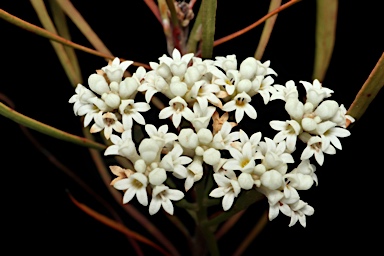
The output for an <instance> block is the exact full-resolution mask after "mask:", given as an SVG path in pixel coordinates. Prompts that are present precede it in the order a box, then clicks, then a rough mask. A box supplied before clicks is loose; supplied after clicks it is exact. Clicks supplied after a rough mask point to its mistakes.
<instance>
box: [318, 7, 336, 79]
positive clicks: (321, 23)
mask: <svg viewBox="0 0 384 256" xmlns="http://www.w3.org/2000/svg"><path fill="white" fill-rule="evenodd" d="M337 10H338V0H317V1H316V35H315V36H316V38H315V60H314V68H313V74H312V79H318V80H319V81H323V80H324V77H325V74H326V72H327V69H328V66H329V63H330V60H331V57H332V52H333V47H334V44H335V34H336V22H337Z"/></svg>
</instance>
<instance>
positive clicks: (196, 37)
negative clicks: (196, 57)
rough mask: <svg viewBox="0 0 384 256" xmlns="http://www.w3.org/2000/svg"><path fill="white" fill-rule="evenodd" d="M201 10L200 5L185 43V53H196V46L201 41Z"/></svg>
mask: <svg viewBox="0 0 384 256" xmlns="http://www.w3.org/2000/svg"><path fill="white" fill-rule="evenodd" d="M202 12H203V11H202V8H201V5H200V8H199V11H198V13H197V16H196V18H195V22H194V23H193V27H192V30H191V33H190V34H189V37H188V42H187V52H193V53H196V51H197V44H198V43H199V42H200V41H201V33H202V24H201V16H202Z"/></svg>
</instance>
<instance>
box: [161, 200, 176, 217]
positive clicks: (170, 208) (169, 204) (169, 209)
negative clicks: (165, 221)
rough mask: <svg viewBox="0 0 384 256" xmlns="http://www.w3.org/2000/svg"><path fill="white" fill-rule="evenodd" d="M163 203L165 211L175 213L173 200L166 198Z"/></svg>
mask: <svg viewBox="0 0 384 256" xmlns="http://www.w3.org/2000/svg"><path fill="white" fill-rule="evenodd" d="M161 205H162V206H163V209H164V211H166V212H167V213H169V214H170V215H173V210H174V209H173V204H172V202H171V200H169V199H168V200H164V201H162V202H161Z"/></svg>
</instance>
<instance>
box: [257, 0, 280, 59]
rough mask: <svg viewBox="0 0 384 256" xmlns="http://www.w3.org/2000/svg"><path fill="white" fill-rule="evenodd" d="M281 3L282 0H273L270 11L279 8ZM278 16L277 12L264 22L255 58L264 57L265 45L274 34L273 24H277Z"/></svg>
mask: <svg viewBox="0 0 384 256" xmlns="http://www.w3.org/2000/svg"><path fill="white" fill-rule="evenodd" d="M280 5H281V0H271V3H270V4H269V10H268V12H272V11H273V10H275V9H276V8H278V7H279V6H280ZM276 18H277V14H276V15H274V16H272V17H270V18H269V19H267V21H266V22H265V24H264V28H263V32H262V33H261V37H260V40H259V44H258V45H257V49H256V52H255V59H258V60H261V58H262V57H263V54H264V51H265V47H267V44H268V41H269V38H270V36H271V34H272V30H273V26H274V25H275V21H276Z"/></svg>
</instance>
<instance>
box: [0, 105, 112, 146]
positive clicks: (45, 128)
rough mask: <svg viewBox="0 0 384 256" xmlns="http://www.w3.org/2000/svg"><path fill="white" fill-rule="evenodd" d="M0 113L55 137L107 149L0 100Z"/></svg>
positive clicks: (81, 144)
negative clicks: (8, 105) (19, 110)
mask: <svg viewBox="0 0 384 256" xmlns="http://www.w3.org/2000/svg"><path fill="white" fill-rule="evenodd" d="M0 115H3V116H5V117H7V118H9V119H11V120H12V121H14V122H16V123H18V124H21V125H24V126H25V127H28V128H30V129H32V130H35V131H38V132H41V133H43V134H46V135H48V136H51V137H54V138H56V139H59V140H64V141H68V142H71V143H74V144H77V145H80V146H84V147H89V148H94V149H98V150H105V148H106V146H105V145H103V144H100V143H97V142H95V141H92V140H88V139H86V138H82V137H79V136H76V135H73V134H70V133H67V132H64V131H61V130H59V129H56V128H54V127H52V126H49V125H47V124H44V123H41V122H39V121H37V120H35V119H33V118H30V117H27V116H25V115H23V114H21V113H19V112H17V111H15V110H13V109H11V108H9V107H7V106H6V105H4V104H3V103H1V102H0Z"/></svg>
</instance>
